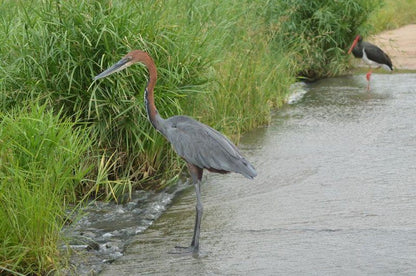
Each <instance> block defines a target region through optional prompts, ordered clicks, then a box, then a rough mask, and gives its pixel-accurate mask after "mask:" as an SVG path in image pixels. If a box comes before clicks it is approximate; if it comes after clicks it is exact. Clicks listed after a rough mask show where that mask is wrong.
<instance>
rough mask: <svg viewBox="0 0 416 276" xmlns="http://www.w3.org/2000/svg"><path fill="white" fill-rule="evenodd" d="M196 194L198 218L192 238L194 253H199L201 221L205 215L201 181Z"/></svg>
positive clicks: (196, 186)
mask: <svg viewBox="0 0 416 276" xmlns="http://www.w3.org/2000/svg"><path fill="white" fill-rule="evenodd" d="M194 185H195V193H196V207H195V209H196V216H195V227H194V235H193V237H192V243H191V247H192V248H193V251H194V252H198V250H199V234H200V233H201V219H202V213H203V210H204V208H203V206H202V202H201V181H200V180H198V181H197V182H196V183H195V184H194Z"/></svg>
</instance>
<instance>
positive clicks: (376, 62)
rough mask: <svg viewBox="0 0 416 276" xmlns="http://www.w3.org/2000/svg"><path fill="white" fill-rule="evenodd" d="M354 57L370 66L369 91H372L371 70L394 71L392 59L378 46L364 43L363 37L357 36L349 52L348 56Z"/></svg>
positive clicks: (367, 76)
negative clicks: (380, 68)
mask: <svg viewBox="0 0 416 276" xmlns="http://www.w3.org/2000/svg"><path fill="white" fill-rule="evenodd" d="M351 52H352V54H353V55H354V57H356V58H361V59H362V60H363V61H364V62H365V63H366V64H367V65H368V66H370V71H369V72H368V73H367V75H366V78H367V81H368V85H367V90H370V78H371V73H372V72H371V68H372V67H375V68H379V67H383V68H384V69H386V70H388V71H393V64H392V63H391V59H390V57H389V56H388V55H387V54H386V53H385V52H383V50H381V49H380V48H379V47H378V46H376V45H374V44H371V43H369V42H366V41H363V38H362V36H361V35H357V36H356V37H355V39H354V41H353V43H352V45H351V47H350V49H349V50H348V54H350V53H351Z"/></svg>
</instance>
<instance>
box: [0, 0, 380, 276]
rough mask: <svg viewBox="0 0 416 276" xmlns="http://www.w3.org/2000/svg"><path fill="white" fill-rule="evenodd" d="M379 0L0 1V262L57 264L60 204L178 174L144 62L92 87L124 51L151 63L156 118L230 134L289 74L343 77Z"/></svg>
mask: <svg viewBox="0 0 416 276" xmlns="http://www.w3.org/2000/svg"><path fill="white" fill-rule="evenodd" d="M379 3H380V1H379V0H377V1H372V0H343V1H324V0H319V1H300V0H269V1H259V0H256V1H248V0H243V1H236V0H235V1H218V0H208V1H207V0H204V1H203V0H185V1H177V0H167V1H125V0H117V1H116V0H101V1H87V0H84V1H82V0H81V1H75V0H68V1H58V0H49V1H48V0H45V1H41V0H32V1H13V0H6V1H1V2H0V13H1V14H2V17H1V18H0V39H1V41H2V47H1V48H0V55H1V56H2V59H0V114H1V117H0V124H1V125H0V133H1V134H0V139H1V140H0V141H1V142H2V143H1V145H0V154H1V155H0V157H1V159H0V161H1V167H0V173H1V175H0V176H1V179H0V180H1V187H0V189H1V191H0V192H1V193H0V203H1V204H2V205H3V206H2V207H3V208H2V210H1V211H0V218H1V219H2V220H1V222H0V223H1V226H0V227H1V228H0V231H1V233H0V241H3V244H2V247H1V249H0V261H1V263H0V267H6V268H7V269H9V270H12V271H17V272H21V273H25V274H29V273H45V272H47V271H51V270H55V269H58V268H59V265H60V264H59V263H60V260H61V256H60V255H59V254H60V252H59V251H58V250H57V247H56V244H57V242H58V240H59V239H60V236H59V230H60V229H61V228H62V225H63V223H64V221H65V217H64V209H65V206H67V205H66V204H67V203H68V202H74V201H76V200H78V199H79V198H82V197H89V196H93V197H100V198H114V199H117V198H118V196H119V195H120V194H123V193H131V191H132V190H133V189H135V188H148V187H151V188H152V189H160V188H163V187H165V186H167V185H170V184H171V183H174V182H175V181H176V180H177V177H178V173H179V172H180V171H181V170H182V168H183V166H184V163H183V161H182V160H181V159H180V158H179V157H178V156H177V155H176V154H175V153H174V152H173V150H172V149H171V147H170V145H169V144H168V143H167V142H166V140H165V139H164V138H163V137H162V136H161V135H160V134H159V133H157V132H156V131H155V130H154V129H153V128H152V126H151V125H150V123H149V122H148V121H147V117H146V114H145V109H144V105H143V100H142V98H143V90H144V87H145V85H146V82H147V71H146V69H145V68H144V67H143V66H139V65H137V66H134V67H132V68H129V70H127V71H125V72H122V73H118V74H115V75H113V76H111V77H109V78H106V79H104V80H100V81H97V82H92V78H93V76H95V75H97V74H99V73H100V72H101V71H102V70H104V69H105V68H107V67H108V66H109V65H111V64H113V63H114V62H116V61H118V60H119V59H120V58H121V57H122V56H124V55H125V54H126V53H127V52H128V51H130V50H132V49H142V50H145V51H147V52H149V53H150V55H151V56H152V57H153V58H154V60H155V62H156V65H157V67H158V76H159V79H158V82H157V85H156V91H155V101H156V105H157V107H158V110H159V112H160V113H161V115H162V116H163V117H169V116H172V115H178V114H186V115H190V116H193V117H195V118H196V119H199V120H200V121H202V122H204V123H206V124H208V125H211V126H212V127H214V128H216V129H218V130H219V131H221V132H223V133H225V134H226V135H228V136H229V137H231V138H232V139H233V140H234V141H236V142H238V140H239V137H240V135H241V134H242V133H244V132H246V131H248V130H250V129H253V128H255V127H257V126H259V125H266V124H268V122H269V120H270V111H271V109H273V108H276V107H279V106H280V105H281V104H283V102H284V99H285V98H286V96H287V94H288V92H289V89H288V87H289V86H290V84H292V83H293V82H294V81H295V80H296V77H300V78H304V79H316V78H321V77H325V76H331V75H335V74H338V73H340V72H343V70H345V68H347V66H348V56H347V55H346V53H345V51H346V48H347V47H348V45H349V44H350V43H351V41H352V39H353V37H354V36H355V35H356V34H357V33H358V32H369V31H370V27H371V26H370V25H368V24H367V23H366V18H367V16H368V15H369V14H370V11H371V10H372V9H373V8H376V7H377V6H378V5H379ZM29 102H30V103H32V104H31V105H29V104H27V103H29ZM39 106H40V107H39ZM58 153H60V154H63V155H62V156H63V157H59V156H58ZM86 167H88V168H90V170H88V171H87V170H86ZM5 218H8V219H7V220H6V219H5ZM9 218H11V219H9ZM14 233H15V234H14ZM0 269H1V268H0Z"/></svg>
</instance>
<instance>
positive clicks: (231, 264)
mask: <svg viewBox="0 0 416 276" xmlns="http://www.w3.org/2000/svg"><path fill="white" fill-rule="evenodd" d="M371 85H372V86H371V91H370V92H367V91H366V80H365V76H364V75H356V76H345V77H338V78H331V79H326V80H322V81H319V82H316V83H314V84H311V85H307V86H305V87H303V88H301V89H298V90H299V91H300V92H299V91H298V92H299V93H298V94H297V96H296V97H294V98H293V99H292V100H290V102H291V104H289V105H287V106H285V107H283V108H281V109H279V110H278V111H277V112H276V113H275V114H273V120H272V123H271V125H269V126H268V127H265V128H260V129H256V130H255V131H253V132H250V133H248V134H247V135H245V136H244V138H243V139H242V141H241V144H240V148H241V149H242V151H243V153H244V155H246V157H247V159H248V160H250V161H251V162H252V163H253V164H254V165H255V167H256V168H257V172H258V177H256V178H255V179H254V180H248V179H245V178H244V177H243V176H241V175H237V174H229V175H218V174H212V173H206V176H205V177H204V183H203V185H202V202H203V204H204V215H203V219H202V226H201V239H200V246H201V256H200V257H199V258H194V257H192V256H189V255H173V254H169V253H168V252H169V251H170V250H172V249H173V247H174V246H175V245H188V244H189V243H190V241H191V238H192V233H193V226H194V216H195V194H194V189H193V187H192V186H189V187H187V188H185V189H184V190H183V191H182V192H179V193H177V194H176V196H175V197H169V205H168V208H167V210H166V211H164V212H163V214H162V215H161V216H160V217H158V218H157V219H156V220H155V221H153V224H151V226H150V227H149V228H147V229H146V230H145V231H143V232H141V233H140V234H137V235H133V236H132V237H131V239H130V240H129V243H128V245H127V247H126V248H125V250H124V251H123V252H121V253H120V254H121V255H122V256H121V257H120V258H117V259H116V260H115V261H114V262H113V263H111V264H108V265H106V266H105V267H104V270H103V271H102V272H101V274H100V275H392V274H394V275H416V74H373V76H372V84H371ZM302 91H303V92H302ZM305 92H306V93H305Z"/></svg>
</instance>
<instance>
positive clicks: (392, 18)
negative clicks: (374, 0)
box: [369, 0, 416, 33]
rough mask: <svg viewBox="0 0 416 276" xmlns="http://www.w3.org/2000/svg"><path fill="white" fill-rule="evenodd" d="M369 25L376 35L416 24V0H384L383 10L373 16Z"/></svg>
mask: <svg viewBox="0 0 416 276" xmlns="http://www.w3.org/2000/svg"><path fill="white" fill-rule="evenodd" d="M369 23H370V24H372V25H373V26H374V32H376V33H377V32H381V31H384V30H391V29H395V28H399V27H401V26H403V25H406V24H416V0H384V1H383V6H382V8H381V9H379V10H377V12H375V13H373V14H372V15H371V17H370V19H369Z"/></svg>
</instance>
